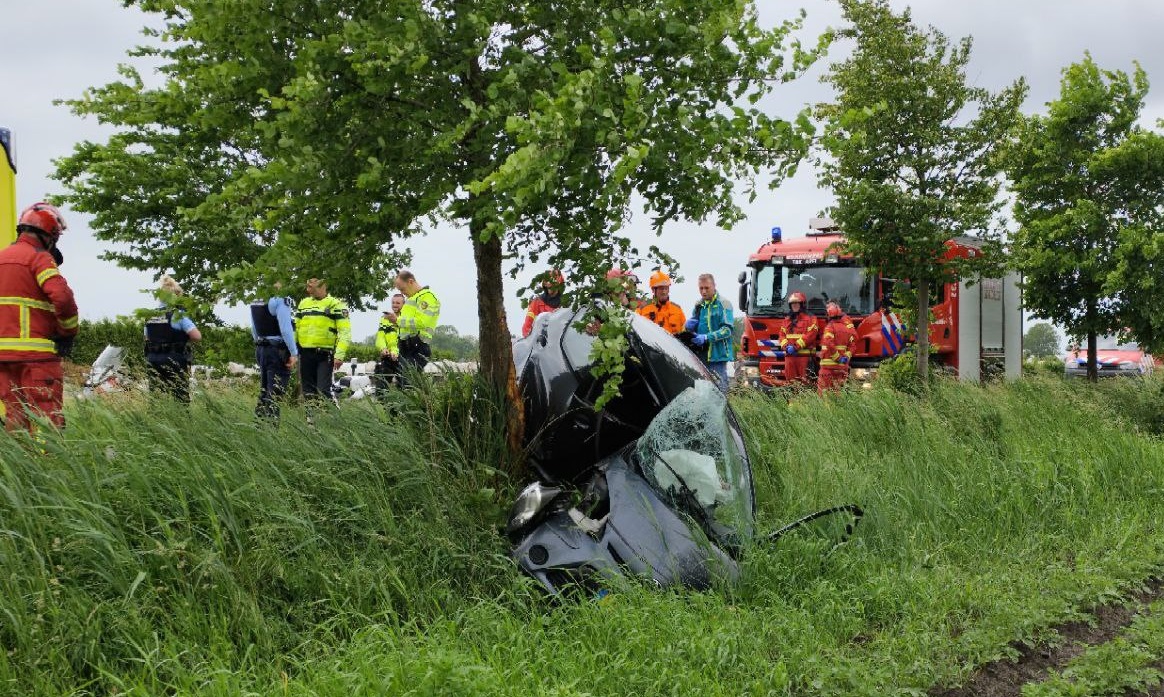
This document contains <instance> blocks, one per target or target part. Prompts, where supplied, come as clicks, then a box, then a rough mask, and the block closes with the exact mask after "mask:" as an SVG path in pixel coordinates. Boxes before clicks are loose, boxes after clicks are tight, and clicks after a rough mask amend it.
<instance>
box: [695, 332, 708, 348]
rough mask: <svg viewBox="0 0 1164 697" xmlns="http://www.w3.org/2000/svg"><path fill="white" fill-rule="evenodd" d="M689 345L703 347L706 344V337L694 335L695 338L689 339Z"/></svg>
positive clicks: (704, 335)
mask: <svg viewBox="0 0 1164 697" xmlns="http://www.w3.org/2000/svg"><path fill="white" fill-rule="evenodd" d="M691 343H693V344H695V345H696V346H703V345H704V344H706V343H707V335H706V334H696V335H695V336H693V337H691Z"/></svg>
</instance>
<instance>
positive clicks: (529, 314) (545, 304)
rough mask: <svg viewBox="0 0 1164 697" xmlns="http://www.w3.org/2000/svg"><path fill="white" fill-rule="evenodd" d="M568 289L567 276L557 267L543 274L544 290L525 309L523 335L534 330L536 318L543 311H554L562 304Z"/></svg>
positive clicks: (527, 334)
mask: <svg viewBox="0 0 1164 697" xmlns="http://www.w3.org/2000/svg"><path fill="white" fill-rule="evenodd" d="M565 289H566V277H565V276H563V275H562V272H561V271H558V270H557V269H550V270H549V271H548V272H546V273H545V274H543V276H542V292H541V293H538V294H537V295H536V296H535V297H534V299H533V300H531V301H530V302H529V307H528V308H527V309H526V311H525V324H523V325H522V327H521V335H522V336H529V333H530V332H531V331H533V324H534V319H536V318H537V316H538V315H540V314H542V313H543V312H553V311H554V310H557V309H558V308H559V307H561V306H562V292H563V291H564V290H565Z"/></svg>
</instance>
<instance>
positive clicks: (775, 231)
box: [772, 227, 780, 242]
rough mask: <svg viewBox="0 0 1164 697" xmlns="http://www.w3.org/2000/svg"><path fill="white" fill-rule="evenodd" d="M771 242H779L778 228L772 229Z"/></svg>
mask: <svg viewBox="0 0 1164 697" xmlns="http://www.w3.org/2000/svg"><path fill="white" fill-rule="evenodd" d="M772 241H773V242H779V241H780V228H779V227H774V228H772Z"/></svg>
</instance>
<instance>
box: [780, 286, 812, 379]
mask: <svg viewBox="0 0 1164 697" xmlns="http://www.w3.org/2000/svg"><path fill="white" fill-rule="evenodd" d="M804 304H805V297H804V293H801V292H800V291H795V292H794V293H792V294H791V295H789V296H788V316H787V317H785V318H784V319H783V320H782V321H781V322H780V334H779V341H780V349H781V350H782V351H784V379H785V381H787V382H788V384H790V385H797V384H799V385H808V384H809V383H808V362H809V360H810V359H811V357H812V352H813V351H815V350H816V346H817V335H818V334H819V332H820V324H819V323H818V322H817V319H816V317H814V316H813V315H812V314H811V313H808V312H805V311H804Z"/></svg>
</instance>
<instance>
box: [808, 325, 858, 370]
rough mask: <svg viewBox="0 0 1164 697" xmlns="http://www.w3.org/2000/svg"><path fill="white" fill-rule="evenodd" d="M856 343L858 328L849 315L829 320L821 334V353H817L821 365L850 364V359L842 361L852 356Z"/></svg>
mask: <svg viewBox="0 0 1164 697" xmlns="http://www.w3.org/2000/svg"><path fill="white" fill-rule="evenodd" d="M856 343H857V329H856V328H855V327H854V326H853V320H851V319H849V316H848V315H841V316H840V317H837V318H836V319H831V320H829V322H828V324H826V325H825V328H824V334H822V335H821V339H820V353H819V354H817V355H819V356H820V365H821V367H822V368H824V367H825V366H830V365H831V366H838V365H846V364H848V362H849V361H848V360H845V361H844V363H842V362H841V358H845V359H849V358H852V357H853V345H854V344H856Z"/></svg>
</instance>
